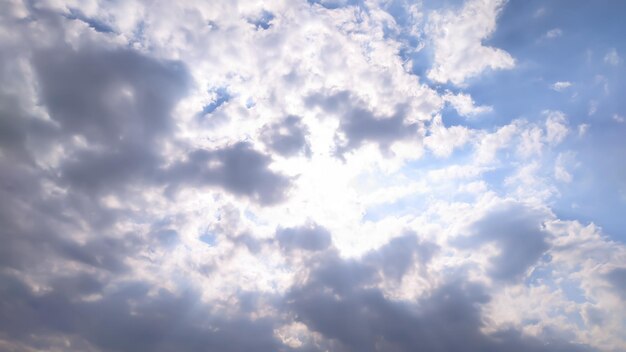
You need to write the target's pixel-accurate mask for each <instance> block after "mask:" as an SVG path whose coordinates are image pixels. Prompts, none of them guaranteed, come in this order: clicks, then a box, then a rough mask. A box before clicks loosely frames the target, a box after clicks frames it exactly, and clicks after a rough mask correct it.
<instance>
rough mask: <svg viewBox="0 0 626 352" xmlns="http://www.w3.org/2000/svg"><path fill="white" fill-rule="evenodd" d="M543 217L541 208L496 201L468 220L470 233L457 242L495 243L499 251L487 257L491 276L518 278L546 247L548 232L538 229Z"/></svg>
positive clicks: (465, 244)
mask: <svg viewBox="0 0 626 352" xmlns="http://www.w3.org/2000/svg"><path fill="white" fill-rule="evenodd" d="M544 218H545V215H544V214H542V213H541V211H537V210H534V209H531V208H528V207H525V206H523V205H521V204H515V203H512V202H506V203H504V204H499V205H498V206H497V208H494V209H491V210H489V211H488V212H487V213H486V214H485V215H484V216H483V217H482V218H481V219H479V220H477V221H476V222H475V223H474V224H472V225H471V227H470V230H469V231H470V237H467V238H461V239H458V241H459V242H458V243H459V244H461V245H462V247H469V248H472V247H474V248H477V247H480V246H481V245H483V244H485V243H495V244H496V246H497V247H498V249H499V254H497V255H495V256H493V257H492V258H491V259H490V262H489V274H490V275H491V277H492V278H494V279H496V280H504V281H516V280H520V279H521V278H523V276H524V275H526V274H527V272H528V269H529V268H530V267H532V266H533V265H534V264H535V263H536V262H537V261H538V260H539V259H540V258H541V256H542V255H543V254H544V253H545V252H546V251H547V250H548V248H549V246H548V242H547V236H548V235H547V233H546V232H545V231H544V230H543V229H542V221H543V219H544Z"/></svg>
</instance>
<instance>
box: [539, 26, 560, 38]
mask: <svg viewBox="0 0 626 352" xmlns="http://www.w3.org/2000/svg"><path fill="white" fill-rule="evenodd" d="M562 35H563V30H561V29H560V28H553V29H551V30H549V31H547V32H546V34H544V35H543V36H544V38H546V39H554V38H558V37H560V36H562Z"/></svg>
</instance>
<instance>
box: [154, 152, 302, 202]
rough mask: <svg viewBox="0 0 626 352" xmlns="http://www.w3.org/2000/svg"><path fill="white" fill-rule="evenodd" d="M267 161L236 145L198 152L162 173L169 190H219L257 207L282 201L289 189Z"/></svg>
mask: <svg viewBox="0 0 626 352" xmlns="http://www.w3.org/2000/svg"><path fill="white" fill-rule="evenodd" d="M270 163H271V158H270V157H269V156H267V155H264V154H261V153H260V152H258V151H256V150H254V149H252V147H251V145H250V144H248V143H245V142H239V143H236V144H233V145H231V146H227V147H224V148H220V149H216V150H204V149H199V150H195V151H192V152H191V153H189V154H188V155H187V158H186V160H184V161H180V162H177V163H175V164H173V165H172V166H170V167H169V168H168V169H167V170H166V171H164V173H163V175H164V177H163V179H162V180H159V181H163V182H165V183H166V184H167V185H168V187H169V188H171V189H174V190H175V189H177V188H179V187H181V186H188V185H193V186H200V187H201V186H213V185H215V186H219V187H222V188H223V189H225V190H227V191H230V192H232V193H234V194H236V195H243V196H246V197H248V198H250V199H251V200H254V201H256V202H258V203H260V204H266V205H269V204H275V203H277V202H280V201H282V200H284V198H285V197H286V196H287V193H286V192H287V191H288V189H289V186H290V180H289V178H288V177H286V176H283V175H281V174H278V173H275V172H272V171H271V170H270V169H269V168H268V166H269V164H270Z"/></svg>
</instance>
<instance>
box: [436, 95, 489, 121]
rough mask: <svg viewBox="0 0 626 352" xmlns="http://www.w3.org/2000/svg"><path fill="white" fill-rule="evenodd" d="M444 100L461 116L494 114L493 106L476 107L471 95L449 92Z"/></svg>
mask: <svg viewBox="0 0 626 352" xmlns="http://www.w3.org/2000/svg"><path fill="white" fill-rule="evenodd" d="M444 99H445V100H446V102H448V103H449V104H450V105H452V107H454V109H455V110H456V111H457V112H458V113H459V115H461V116H467V117H472V116H476V115H480V114H485V113H488V112H492V111H493V108H492V107H491V106H484V105H483V106H476V103H475V102H474V99H472V97H471V96H470V95H469V94H463V93H458V94H452V93H451V92H447V93H446V94H445V95H444Z"/></svg>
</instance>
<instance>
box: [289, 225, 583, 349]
mask: <svg viewBox="0 0 626 352" xmlns="http://www.w3.org/2000/svg"><path fill="white" fill-rule="evenodd" d="M407 238H408V237H407ZM399 241H407V240H406V239H404V238H402V239H400V240H399ZM398 243H400V242H396V243H393V244H390V245H388V246H386V247H384V248H383V249H382V252H383V253H384V255H393V254H398V255H399V256H400V257H402V258H405V257H406V255H405V254H403V252H405V250H404V249H403V248H402V246H400V245H399V244H398ZM372 255H373V254H370V255H369V256H366V258H371V256H372ZM426 257H427V256H426ZM425 260H427V258H425ZM400 262H403V260H400ZM368 263H369V262H368V260H363V261H357V260H343V259H340V258H339V257H338V256H337V255H336V253H334V252H332V251H330V252H326V253H324V254H322V255H320V256H319V257H317V258H315V259H314V261H313V262H312V263H311V264H310V267H311V268H312V269H311V272H310V273H309V274H308V276H307V278H308V279H307V280H306V281H305V282H304V283H303V284H301V285H298V286H295V287H293V288H292V290H291V291H290V292H289V294H288V295H287V302H288V308H289V309H290V310H291V311H292V313H293V314H294V317H295V319H296V320H298V321H300V322H302V323H304V324H305V325H307V327H308V328H309V329H311V330H313V331H316V332H318V333H319V334H321V335H322V336H323V337H324V338H325V339H326V340H325V341H324V342H322V343H312V344H313V345H315V346H314V347H315V348H313V349H317V350H331V351H341V352H348V351H360V352H363V351H416V350H419V351H426V352H439V351H441V352H444V351H445V352H455V351H459V352H460V351H494V352H495V351H519V352H522V351H523V352H529V351H536V352H539V351H545V352H548V351H563V352H565V351H591V349H590V348H588V347H586V346H581V345H575V344H570V343H567V342H564V341H563V340H561V339H559V338H558V337H557V336H551V335H550V334H547V335H546V336H543V337H542V338H541V339H539V338H535V337H530V336H525V335H522V334H521V333H520V332H518V331H516V330H513V329H509V330H501V331H497V332H495V333H492V334H484V333H483V332H481V328H482V327H483V319H482V314H481V310H480V307H481V305H483V304H485V303H487V302H488V301H489V299H490V298H489V295H488V294H487V291H486V288H485V287H483V286H481V285H479V284H475V283H471V282H466V281H463V280H452V281H449V282H448V283H444V284H443V285H442V286H440V287H438V288H436V289H435V290H434V291H432V292H431V293H430V294H428V295H427V296H425V297H423V298H421V299H419V300H418V301H417V302H409V301H395V300H391V299H389V298H386V297H385V295H384V294H383V292H382V291H380V290H379V289H378V288H376V286H375V285H374V284H375V283H376V282H377V281H378V280H379V279H380V278H378V277H377V275H378V274H377V273H378V272H379V270H377V268H378V267H377V266H374V265H372V264H368ZM377 264H378V265H380V264H381V262H378V263H377ZM383 265H384V264H383ZM387 265H389V264H387ZM404 265H406V264H404V263H403V264H401V265H400V266H404ZM390 267H392V268H393V267H396V264H395V263H394V264H391V265H390Z"/></svg>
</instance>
